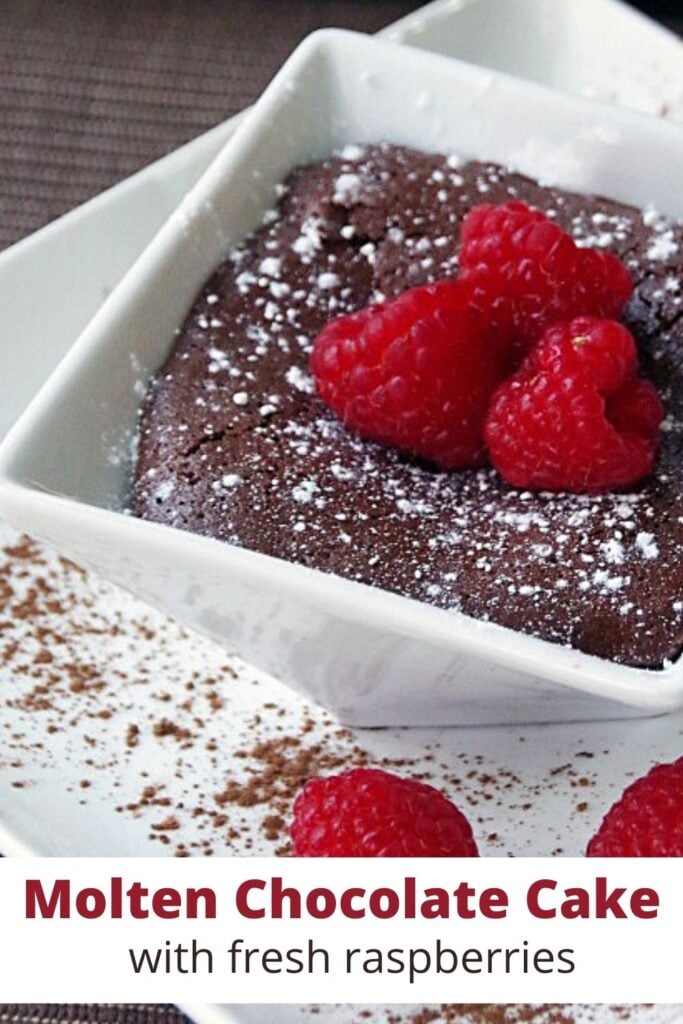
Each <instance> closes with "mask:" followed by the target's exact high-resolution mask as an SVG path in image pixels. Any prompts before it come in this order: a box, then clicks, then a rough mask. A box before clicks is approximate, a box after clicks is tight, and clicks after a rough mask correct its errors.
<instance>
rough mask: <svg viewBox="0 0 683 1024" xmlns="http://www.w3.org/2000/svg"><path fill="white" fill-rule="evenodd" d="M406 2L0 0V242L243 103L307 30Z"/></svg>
mask: <svg viewBox="0 0 683 1024" xmlns="http://www.w3.org/2000/svg"><path fill="white" fill-rule="evenodd" d="M419 6H420V4H419V2H418V0H123V2H121V0H119V2H116V0H69V2H67V3H63V2H62V3H58V2H55V0H2V12H1V14H0V248H3V247H4V246H7V245H9V244H10V243H11V242H14V241H16V240H17V239H18V238H21V237H22V236H23V235H25V234H28V233H29V232H31V231H34V230H35V229H36V228H38V227H40V226H41V225H43V224H45V223H47V222H48V221H50V220H52V219H53V218H54V217H57V216H59V215H60V214H62V213H65V212H66V211H67V210H69V209H70V208H71V207H73V206H75V205H77V204H78V203H81V202H83V201H84V200H86V199H88V198H90V197H91V196H93V195H95V194H96V193H98V192H101V191H102V190H103V189H105V188H107V187H108V186H110V185H112V184H114V183H115V182H116V181H118V180H120V179H121V178H124V177H127V176H128V175H129V174H131V173H132V172H133V171H135V170H137V169H138V168H140V167H142V166H143V165H145V164H147V163H149V162H150V161H152V160H156V159H157V158H158V157H160V156H162V155H163V154H165V153H168V152H169V151H170V150H172V149H175V148H176V147H177V146H179V145H180V144H181V143H183V142H186V141H187V140H188V139H191V138H192V137H194V136H195V135H197V134H199V133H200V132H202V131H205V130H206V129H207V128H210V127H211V126H212V125H214V124H217V123H218V122H219V121H222V120H223V119H224V118H226V117H229V116H230V115H231V114H234V113H236V112H237V111H238V110H241V109H242V108H243V107H245V106H247V105H248V104H249V103H251V102H253V100H254V99H255V98H256V96H257V95H258V94H259V92H260V91H261V90H262V89H263V87H264V85H265V84H266V83H267V82H268V80H269V79H270V78H271V77H272V75H273V74H274V73H275V71H276V70H277V68H278V66H279V65H280V64H281V63H282V61H283V60H284V58H285V57H286V56H287V54H288V53H290V52H291V50H292V49H293V48H294V47H295V46H296V44H297V43H298V42H299V41H300V40H301V39H302V38H303V37H304V36H305V35H307V34H308V33H309V32H311V31H313V30H314V29H316V28H321V27H323V26H330V25H334V26H337V27H342V28H353V29H358V30H360V31H366V32H376V31H377V30H378V29H380V28H381V27H382V26H383V25H386V24H388V23H389V22H391V21H394V20H396V19H397V18H399V17H401V16H402V15H404V14H407V13H408V12H409V11H411V10H414V9H415V8H416V7H419Z"/></svg>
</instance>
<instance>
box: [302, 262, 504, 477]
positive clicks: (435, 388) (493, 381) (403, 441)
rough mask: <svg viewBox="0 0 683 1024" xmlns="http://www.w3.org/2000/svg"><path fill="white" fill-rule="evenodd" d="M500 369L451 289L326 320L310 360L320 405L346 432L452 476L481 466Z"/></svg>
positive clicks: (498, 350)
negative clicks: (453, 472) (337, 418)
mask: <svg viewBox="0 0 683 1024" xmlns="http://www.w3.org/2000/svg"><path fill="white" fill-rule="evenodd" d="M505 367H506V359H505V353H504V349H503V347H502V346H500V345H497V344H495V343H494V341H493V340H492V338H491V335H490V332H489V331H488V330H487V328H486V325H485V324H484V323H483V321H482V318H481V317H480V316H478V315H476V314H475V313H473V312H472V310H471V309H470V307H469V304H468V301H467V296H466V295H465V293H464V291H463V289H462V287H461V286H460V283H459V282H458V281H457V280H446V281H440V282H438V283H437V284H433V285H423V286H422V287H419V288H412V289H410V290H409V291H407V292H403V294H402V295H399V296H398V298H395V299H391V300H389V301H387V302H383V303H381V304H379V305H373V306H368V307H366V308H365V309H363V310H361V311H360V312H358V313H352V314H351V315H349V316H344V317H339V318H338V319H336V320H332V321H331V322H330V323H329V324H327V325H326V326H325V327H323V329H322V331H321V333H320V334H319V335H318V337H317V338H316V340H315V343H314V346H313V355H312V357H311V368H312V370H313V374H314V376H315V380H316V385H317V389H318V393H319V394H320V397H321V398H322V399H323V401H325V402H327V404H328V405H330V406H331V407H332V408H333V409H334V410H335V411H336V412H337V414H338V415H339V416H340V418H341V419H342V421H343V422H344V424H345V425H346V426H347V427H349V428H351V429H352V430H355V431H357V432H358V433H359V434H360V435H361V436H362V437H368V438H372V439H374V440H375V441H381V442H383V443H384V444H389V445H394V446H395V447H396V448H400V449H402V450H404V451H406V452H411V453H413V454H414V455H419V456H421V457H422V458H424V459H428V460H429V461H430V462H433V463H434V464H435V465H437V466H440V467H441V468H442V469H451V470H455V469H466V468H472V467H474V466H480V465H483V463H484V461H485V458H484V420H485V418H486V414H487V412H488V408H489V403H490V401H491V397H492V395H493V392H494V389H495V388H496V386H497V385H498V384H499V383H500V382H501V380H502V379H503V376H504V373H505Z"/></svg>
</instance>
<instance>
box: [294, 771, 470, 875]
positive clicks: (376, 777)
mask: <svg viewBox="0 0 683 1024" xmlns="http://www.w3.org/2000/svg"><path fill="white" fill-rule="evenodd" d="M291 836H292V845H293V852H294V855H295V856H298V857H477V856H478V855H479V854H478V851H477V846H476V843H475V841H474V837H473V835H472V829H471V828H470V825H469V822H468V821H467V818H466V817H465V816H464V815H463V814H461V812H460V811H459V810H458V809H457V807H455V806H454V805H453V804H452V803H451V802H450V800H447V799H446V797H445V796H444V795H443V794H442V793H440V792H439V791H438V789H434V787H433V786H428V785H427V784H426V783H424V782H416V781H415V780H413V779H402V778H399V776H398V775H393V774H392V773H391V772H385V771H382V770H381V769H379V768H352V769H351V770H350V771H347V772H343V773H342V774H341V775H331V776H329V777H328V778H326V779H312V780H311V781H310V782H307V783H306V785H305V786H304V788H303V789H302V790H301V792H300V793H299V795H298V796H297V798H296V801H295V803H294V821H293V823H292V827H291Z"/></svg>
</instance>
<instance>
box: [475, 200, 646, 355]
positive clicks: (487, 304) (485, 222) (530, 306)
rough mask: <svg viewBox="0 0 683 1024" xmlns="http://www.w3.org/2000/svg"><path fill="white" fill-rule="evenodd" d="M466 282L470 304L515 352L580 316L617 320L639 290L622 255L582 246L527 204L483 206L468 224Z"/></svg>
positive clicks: (512, 203)
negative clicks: (558, 325) (564, 322)
mask: <svg viewBox="0 0 683 1024" xmlns="http://www.w3.org/2000/svg"><path fill="white" fill-rule="evenodd" d="M461 245H462V248H461V251H460V268H461V276H460V279H461V281H462V283H463V285H464V286H465V287H466V289H467V291H468V295H469V301H470V303H471V304H472V306H474V308H476V309H477V310H479V311H481V313H482V314H483V315H484V316H485V317H486V319H487V320H488V321H489V322H490V323H491V324H492V326H493V327H494V328H495V329H496V331H497V332H498V333H499V335H500V337H501V338H502V340H503V341H505V342H509V343H510V344H511V345H512V346H513V349H514V351H515V352H516V353H524V352H527V351H528V350H529V348H530V346H531V345H532V344H533V343H534V342H535V341H537V340H538V338H539V337H540V336H541V334H542V332H543V330H544V329H545V328H546V327H549V326H550V325H552V324H555V323H558V322H559V321H562V320H571V319H573V318H575V317H578V316H597V317H604V318H606V319H614V320H616V319H618V318H619V317H620V316H621V314H622V312H623V309H624V306H625V305H626V303H627V302H628V300H629V299H630V297H631V294H632V292H633V281H632V279H631V275H630V274H629V272H628V270H627V269H626V267H625V266H624V264H623V263H622V261H621V260H620V259H618V258H617V257H616V256H615V255H613V254H612V253H609V252H603V251H601V250H598V249H593V248H579V247H578V246H577V245H576V243H575V242H574V240H573V238H572V237H571V236H570V235H568V234H567V233H566V232H565V231H563V230H562V229H561V228H560V227H558V225H557V224H556V223H554V222H553V221H552V220H551V219H550V218H549V217H547V216H545V215H544V214H543V213H541V212H539V211H538V210H532V209H530V208H529V207H528V206H527V205H526V204H525V203H521V202H515V201H513V202H508V203H504V204H502V205H500V206H493V205H491V204H482V205H481V206H477V207H475V208H474V209H473V210H472V211H471V212H470V213H469V214H468V215H467V217H466V218H465V221H464V223H463V226H462V235H461Z"/></svg>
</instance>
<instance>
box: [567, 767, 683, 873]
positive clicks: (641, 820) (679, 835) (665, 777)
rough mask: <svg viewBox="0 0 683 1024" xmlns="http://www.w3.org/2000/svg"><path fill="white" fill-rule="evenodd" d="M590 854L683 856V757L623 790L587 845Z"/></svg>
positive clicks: (652, 770)
mask: <svg viewBox="0 0 683 1024" xmlns="http://www.w3.org/2000/svg"><path fill="white" fill-rule="evenodd" d="M586 855H587V856H588V857H683V757H681V758H679V760H678V761H674V762H673V764H658V765H657V766H656V767H655V768H652V769H651V771H649V772H648V774H647V775H644V776H643V777H642V778H640V779H638V781H637V782H634V783H633V784H632V785H631V786H629V787H628V789H626V790H625V791H624V793H623V794H622V796H621V799H620V800H618V801H617V803H615V804H614V806H613V807H612V808H611V810H609V811H608V812H607V814H606V815H605V817H604V819H603V822H602V824H601V826H600V828H599V829H598V831H597V832H596V834H595V835H594V836H593V838H592V839H591V841H590V843H589V844H588V849H587V851H586Z"/></svg>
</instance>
